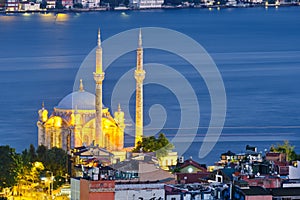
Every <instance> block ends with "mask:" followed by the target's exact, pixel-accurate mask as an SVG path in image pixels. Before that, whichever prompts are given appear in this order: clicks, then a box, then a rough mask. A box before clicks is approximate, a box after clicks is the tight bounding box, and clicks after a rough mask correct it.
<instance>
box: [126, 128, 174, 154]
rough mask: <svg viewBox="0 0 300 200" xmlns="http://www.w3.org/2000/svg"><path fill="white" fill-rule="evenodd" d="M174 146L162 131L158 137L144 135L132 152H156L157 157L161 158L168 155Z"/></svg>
mask: <svg viewBox="0 0 300 200" xmlns="http://www.w3.org/2000/svg"><path fill="white" fill-rule="evenodd" d="M173 148H174V145H173V144H171V143H170V142H169V140H168V139H167V138H166V136H165V135H164V134H163V133H160V134H159V136H158V138H157V139H156V138H155V137H154V136H150V137H144V138H143V139H142V142H138V144H137V146H136V147H135V148H134V149H133V150H132V152H135V153H138V152H141V151H142V152H145V153H146V152H155V153H156V157H157V158H158V159H160V158H161V157H164V156H166V155H168V152H169V151H170V150H172V149H173Z"/></svg>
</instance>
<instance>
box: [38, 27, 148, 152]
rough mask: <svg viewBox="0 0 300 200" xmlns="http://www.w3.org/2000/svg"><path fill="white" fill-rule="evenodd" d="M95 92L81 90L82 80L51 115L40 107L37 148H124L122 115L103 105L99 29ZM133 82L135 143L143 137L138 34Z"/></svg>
mask: <svg viewBox="0 0 300 200" xmlns="http://www.w3.org/2000/svg"><path fill="white" fill-rule="evenodd" d="M93 76H94V80H95V86H96V91H95V94H92V93H90V92H87V91H85V90H84V84H83V81H82V80H80V86H79V89H78V91H75V92H72V93H71V94H69V95H67V96H66V97H64V98H63V99H62V100H61V101H60V102H59V103H58V105H57V106H56V107H54V110H53V112H52V113H51V114H50V115H49V113H48V110H47V109H46V108H45V106H44V105H42V108H41V109H40V110H39V111H38V115H39V119H38V121H37V127H38V145H44V146H46V147H48V148H52V147H58V148H62V149H64V150H66V151H69V150H71V149H73V148H75V147H80V146H83V145H93V146H99V147H100V148H105V149H107V150H109V151H122V149H124V129H125V123H124V121H125V120H124V118H125V116H124V112H122V110H121V107H120V105H119V107H118V110H117V111H116V112H115V113H114V115H112V114H111V113H110V111H109V109H108V108H106V107H104V106H103V104H102V86H103V80H104V78H105V73H104V71H103V69H102V47H101V39H100V30H99V31H98V43H97V49H96V67H95V72H94V73H93ZM134 78H135V79H136V88H137V92H136V93H137V96H136V111H135V112H136V139H135V144H136V143H137V142H138V141H140V140H141V139H142V136H143V80H144V78H145V71H144V70H143V49H142V35H141V31H140V33H139V42H138V48H137V67H136V70H135V74H134Z"/></svg>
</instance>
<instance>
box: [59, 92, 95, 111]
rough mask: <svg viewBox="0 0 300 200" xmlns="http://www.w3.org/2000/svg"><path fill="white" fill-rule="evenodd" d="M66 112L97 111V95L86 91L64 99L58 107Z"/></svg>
mask: <svg viewBox="0 0 300 200" xmlns="http://www.w3.org/2000/svg"><path fill="white" fill-rule="evenodd" d="M56 108H58V109H64V110H75V109H76V108H77V109H78V110H95V95H94V94H92V93H90V92H86V91H76V92H72V93H71V94H69V95H67V96H66V97H64V98H63V99H62V100H61V101H60V102H59V103H58V105H57V106H56Z"/></svg>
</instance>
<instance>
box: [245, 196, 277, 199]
mask: <svg viewBox="0 0 300 200" xmlns="http://www.w3.org/2000/svg"><path fill="white" fill-rule="evenodd" d="M245 200H272V195H263V196H259V195H255V196H246V198H245Z"/></svg>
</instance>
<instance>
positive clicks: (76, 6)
mask: <svg viewBox="0 0 300 200" xmlns="http://www.w3.org/2000/svg"><path fill="white" fill-rule="evenodd" d="M73 7H74V8H83V5H82V4H81V3H75V4H74V5H73Z"/></svg>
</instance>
